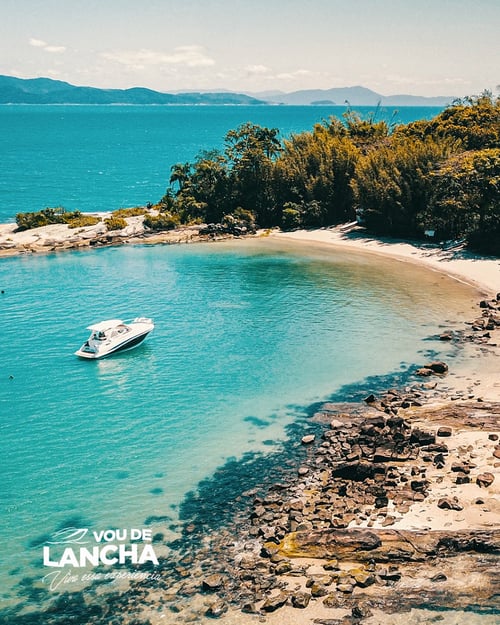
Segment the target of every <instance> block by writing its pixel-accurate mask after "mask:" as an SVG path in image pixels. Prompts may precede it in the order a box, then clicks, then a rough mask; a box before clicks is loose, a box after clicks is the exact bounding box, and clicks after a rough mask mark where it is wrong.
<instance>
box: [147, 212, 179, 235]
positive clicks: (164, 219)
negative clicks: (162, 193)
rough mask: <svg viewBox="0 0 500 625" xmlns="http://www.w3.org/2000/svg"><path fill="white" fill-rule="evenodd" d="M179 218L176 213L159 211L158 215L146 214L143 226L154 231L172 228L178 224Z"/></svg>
mask: <svg viewBox="0 0 500 625" xmlns="http://www.w3.org/2000/svg"><path fill="white" fill-rule="evenodd" d="M179 223H180V220H179V217H178V216H177V215H171V214H170V213H159V214H158V215H146V217H145V218H144V226H145V227H146V228H149V229H150V230H155V231H156V232H158V231H161V230H174V229H175V228H177V226H178V225H179Z"/></svg>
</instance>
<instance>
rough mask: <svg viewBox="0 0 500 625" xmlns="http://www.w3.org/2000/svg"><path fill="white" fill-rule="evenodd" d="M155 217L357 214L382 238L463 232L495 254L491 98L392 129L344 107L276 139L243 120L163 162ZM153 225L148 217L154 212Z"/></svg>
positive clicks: (263, 220)
mask: <svg viewBox="0 0 500 625" xmlns="http://www.w3.org/2000/svg"><path fill="white" fill-rule="evenodd" d="M157 208H159V209H160V211H161V214H160V216H159V218H157V224H154V223H153V222H152V223H151V227H154V226H155V225H157V226H159V225H160V224H161V223H167V224H170V226H171V227H173V226H174V225H177V224H178V223H189V222H193V221H195V222H196V221H197V222H206V223H220V224H223V223H226V224H227V223H228V222H229V223H230V224H233V225H234V224H235V223H239V224H242V225H243V226H244V227H245V228H250V229H251V228H253V227H255V224H258V225H259V226H260V227H264V228H267V227H273V226H280V227H281V228H284V229H293V228H299V227H306V228H308V227H322V226H329V225H334V224H338V223H342V222H346V221H353V220H354V219H356V217H358V218H361V219H362V220H363V221H364V223H365V224H366V226H367V227H368V228H369V229H371V230H373V231H374V232H376V233H377V234H381V235H391V236H400V237H412V238H423V237H424V233H425V232H426V231H434V232H435V236H436V237H437V238H438V239H439V240H447V239H452V240H455V239H464V240H465V241H466V242H467V243H468V245H469V246H470V247H472V248H474V249H477V250H480V251H483V252H487V253H494V254H500V98H496V99H495V98H493V96H492V95H491V94H490V93H483V94H482V95H480V96H478V97H473V98H466V99H464V100H460V101H457V102H455V103H454V104H453V105H452V106H450V107H448V108H446V109H445V110H444V111H442V112H441V113H440V114H439V115H437V116H436V117H435V118H434V119H432V120H430V121H425V120H421V121H417V122H413V123H410V124H408V125H405V126H395V127H390V126H389V125H388V124H387V123H385V122H383V121H376V119H375V117H374V116H373V117H371V118H370V119H367V120H366V119H361V118H360V117H359V116H357V115H356V114H355V113H353V112H348V113H346V115H345V116H344V120H343V122H341V121H339V120H338V119H336V118H330V120H329V121H326V122H324V123H322V124H318V125H316V126H315V127H314V128H313V130H312V131H310V132H303V133H301V134H298V135H294V136H292V137H291V138H289V139H286V140H284V141H280V140H279V138H278V130H277V129H269V128H262V127H260V126H256V125H254V124H251V123H246V124H243V125H242V126H240V127H239V128H238V129H236V130H231V131H230V132H228V134H227V135H226V137H225V144H224V149H223V150H221V151H218V150H213V151H210V152H204V153H202V154H200V155H199V156H198V157H197V158H196V160H195V161H194V163H179V164H177V165H174V166H173V167H172V170H171V177H170V187H169V188H168V190H167V192H166V194H165V196H164V197H163V198H162V200H161V201H160V203H159V205H158V206H157ZM153 221H154V220H153Z"/></svg>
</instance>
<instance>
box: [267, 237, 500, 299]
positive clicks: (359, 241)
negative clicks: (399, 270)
mask: <svg viewBox="0 0 500 625" xmlns="http://www.w3.org/2000/svg"><path fill="white" fill-rule="evenodd" d="M272 236H275V237H278V238H280V239H289V240H293V241H307V242H309V243H312V242H315V243H318V244H322V245H329V246H337V247H338V246H341V247H342V248H343V249H353V250H357V251H364V252H371V253H374V254H382V255H384V256H390V257H391V258H394V259H397V260H400V261H406V262H415V263H419V264H422V265H425V266H426V267H428V268H429V269H433V270H435V271H440V272H443V273H446V274H448V275H450V276H453V277H454V278H456V279H457V280H462V281H464V282H467V283H468V284H471V285H473V286H476V287H477V288H478V289H480V290H481V291H483V292H484V293H485V295H488V296H491V295H496V293H497V292H499V291H500V259H498V258H485V257H480V256H477V255H474V254H472V253H470V252H467V251H464V250H463V249H461V248H455V249H449V250H445V249H442V248H441V247H439V246H437V245H434V244H431V243H427V244H425V243H421V242H414V243H412V242H409V241H398V240H393V239H384V238H377V237H374V236H371V235H370V234H368V233H367V232H366V231H365V230H363V229H353V230H350V231H345V230H344V229H343V228H342V227H334V228H324V229H319V230H297V231H294V232H273V235H272Z"/></svg>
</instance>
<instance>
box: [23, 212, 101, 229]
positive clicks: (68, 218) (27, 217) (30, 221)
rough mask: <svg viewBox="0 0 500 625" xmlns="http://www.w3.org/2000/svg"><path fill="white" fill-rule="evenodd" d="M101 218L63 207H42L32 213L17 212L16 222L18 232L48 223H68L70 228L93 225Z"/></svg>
mask: <svg viewBox="0 0 500 625" xmlns="http://www.w3.org/2000/svg"><path fill="white" fill-rule="evenodd" d="M100 221H101V220H100V219H99V218H98V217H94V216H93V215H85V214H83V213H81V212H80V211H67V210H66V209H65V208H62V207H57V208H44V209H43V210H41V211H36V212H34V213H17V215H16V223H17V230H18V231H19V232H21V231H23V230H30V229H31V228H40V227H41V226H48V225H50V224H68V226H69V227H70V228H83V227H84V226H93V225H95V224H97V223H99V222H100Z"/></svg>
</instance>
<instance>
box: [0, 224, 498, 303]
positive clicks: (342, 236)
mask: <svg viewBox="0 0 500 625" xmlns="http://www.w3.org/2000/svg"><path fill="white" fill-rule="evenodd" d="M99 215H101V214H99ZM106 215H107V214H104V213H103V214H102V215H101V216H106ZM126 222H127V224H128V225H127V227H126V228H124V229H123V230H119V231H112V232H108V231H107V230H106V227H105V225H104V223H103V222H100V223H98V224H96V225H95V226H86V227H82V228H76V229H70V228H69V226H68V225H66V224H53V225H49V226H42V227H40V228H33V229H31V230H26V231H22V232H15V230H16V224H15V223H10V224H0V259H1V258H5V257H12V256H19V255H31V254H33V255H36V254H48V253H53V252H61V251H66V250H84V249H92V248H99V247H105V246H112V245H141V244H142V245H157V244H160V245H161V244H177V243H197V242H207V241H219V240H227V239H233V238H236V237H234V236H233V235H230V234H228V235H217V236H215V237H214V236H213V235H212V236H211V235H204V234H200V229H201V227H202V226H186V227H182V228H178V229H175V230H169V231H161V232H147V231H146V230H145V228H144V225H143V217H142V216H139V217H128V218H126ZM260 237H269V238H271V239H276V240H282V241H290V242H295V243H299V244H303V243H307V244H310V245H315V246H318V248H320V247H324V248H325V249H328V248H330V249H333V248H338V249H342V250H353V251H357V252H360V253H367V254H368V253H369V254H377V255H380V256H384V257H386V258H392V259H394V260H397V261H400V262H412V263H416V264H418V265H421V266H425V267H427V268H428V269H431V270H434V271H437V272H440V273H443V274H445V275H448V276H450V277H452V278H454V279H455V280H458V281H461V282H464V283H465V284H468V285H470V286H473V287H475V288H477V289H478V290H479V291H480V292H481V293H482V294H484V295H492V294H493V295H495V294H496V293H497V292H500V258H491V257H485V256H481V255H477V254H473V253H471V252H468V251H466V250H464V249H462V248H461V247H459V246H457V247H451V248H449V249H443V248H442V247H440V246H438V245H436V244H434V243H425V242H420V241H410V240H399V239H389V238H384V237H377V236H373V235H370V234H369V233H368V232H367V231H365V230H364V229H363V228H359V227H354V228H353V227H352V225H350V227H349V226H342V225H341V226H335V227H329V228H320V229H314V230H296V231H291V232H282V231H279V230H267V231H263V230H260V231H258V232H257V234H255V235H246V236H244V237H241V238H242V239H249V238H250V239H258V238H260Z"/></svg>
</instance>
